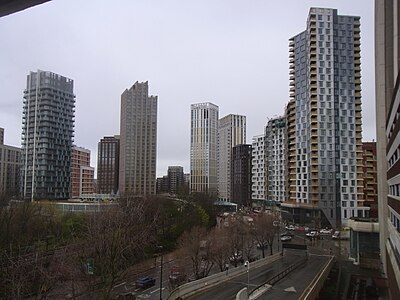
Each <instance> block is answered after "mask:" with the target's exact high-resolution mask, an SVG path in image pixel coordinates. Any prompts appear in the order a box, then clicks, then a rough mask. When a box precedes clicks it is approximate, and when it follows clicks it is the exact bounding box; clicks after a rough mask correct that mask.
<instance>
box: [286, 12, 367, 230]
mask: <svg viewBox="0 0 400 300" xmlns="http://www.w3.org/2000/svg"><path fill="white" fill-rule="evenodd" d="M289 53H290V54H289V62H290V97H291V99H290V102H289V104H288V107H287V112H286V115H287V117H288V136H287V138H288V152H287V153H288V178H289V179H288V180H289V181H290V184H289V185H288V189H289V190H288V199H287V202H286V203H284V204H283V207H285V206H286V207H287V208H288V209H289V210H292V213H293V214H294V215H295V216H297V218H298V220H299V222H305V223H307V222H311V223H315V225H316V226H318V225H320V223H321V222H322V223H325V224H326V225H328V223H330V225H331V226H333V227H340V226H341V225H345V224H346V220H348V219H349V218H351V217H365V216H368V209H369V208H368V207H365V206H364V205H363V203H364V199H363V176H362V141H361V69H360V63H361V60H360V17H356V16H343V15H338V14H337V10H336V9H330V8H311V9H310V12H309V15H308V19H307V29H306V30H305V31H303V32H301V33H299V34H298V35H296V36H294V37H293V38H291V39H290V40H289ZM321 212H322V214H321Z"/></svg>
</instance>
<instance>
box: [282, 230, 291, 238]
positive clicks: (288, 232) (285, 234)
mask: <svg viewBox="0 0 400 300" xmlns="http://www.w3.org/2000/svg"><path fill="white" fill-rule="evenodd" d="M293 235H294V234H293V232H290V231H285V232H282V233H281V237H282V236H293Z"/></svg>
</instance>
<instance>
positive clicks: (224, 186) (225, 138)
mask: <svg viewBox="0 0 400 300" xmlns="http://www.w3.org/2000/svg"><path fill="white" fill-rule="evenodd" d="M217 140H218V146H217V178H218V196H219V198H220V199H221V200H227V201H231V198H232V196H231V175H232V174H231V162H232V148H233V147H234V146H236V145H242V144H245V143H246V117H245V116H240V115H232V114H230V115H227V116H225V117H223V118H221V119H220V120H219V123H218V139H217Z"/></svg>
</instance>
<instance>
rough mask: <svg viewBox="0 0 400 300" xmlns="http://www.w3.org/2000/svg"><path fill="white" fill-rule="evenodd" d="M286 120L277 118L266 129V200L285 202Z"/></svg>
mask: <svg viewBox="0 0 400 300" xmlns="http://www.w3.org/2000/svg"><path fill="white" fill-rule="evenodd" d="M285 137H286V118H285V117H277V118H273V119H271V120H269V121H268V123H267V126H266V127H265V194H266V199H267V200H271V201H275V202H283V201H284V200H285V183H286V139H285Z"/></svg>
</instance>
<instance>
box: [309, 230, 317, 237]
mask: <svg viewBox="0 0 400 300" xmlns="http://www.w3.org/2000/svg"><path fill="white" fill-rule="evenodd" d="M306 237H308V238H319V233H318V231H316V230H312V231H310V232H307V233H306Z"/></svg>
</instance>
